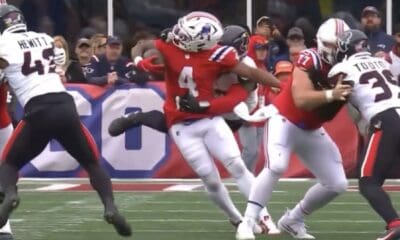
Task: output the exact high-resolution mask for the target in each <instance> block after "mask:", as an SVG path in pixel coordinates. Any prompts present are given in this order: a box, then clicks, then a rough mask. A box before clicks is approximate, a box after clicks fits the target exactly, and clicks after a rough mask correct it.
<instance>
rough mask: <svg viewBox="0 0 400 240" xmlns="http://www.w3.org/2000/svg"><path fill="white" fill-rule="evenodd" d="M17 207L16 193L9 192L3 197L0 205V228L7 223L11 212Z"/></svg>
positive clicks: (17, 198)
mask: <svg viewBox="0 0 400 240" xmlns="http://www.w3.org/2000/svg"><path fill="white" fill-rule="evenodd" d="M18 205H19V197H18V194H17V192H16V191H15V192H10V193H7V194H6V195H5V196H4V200H3V202H2V203H1V205H0V228H2V227H3V226H4V225H5V224H6V223H7V221H8V218H9V217H10V215H11V213H12V211H13V210H14V209H16V208H17V207H18Z"/></svg>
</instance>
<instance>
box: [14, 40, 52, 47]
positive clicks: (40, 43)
mask: <svg viewBox="0 0 400 240" xmlns="http://www.w3.org/2000/svg"><path fill="white" fill-rule="evenodd" d="M18 44H19V47H20V48H21V49H28V48H35V47H45V46H50V42H48V41H46V38H45V37H35V38H29V39H22V40H18Z"/></svg>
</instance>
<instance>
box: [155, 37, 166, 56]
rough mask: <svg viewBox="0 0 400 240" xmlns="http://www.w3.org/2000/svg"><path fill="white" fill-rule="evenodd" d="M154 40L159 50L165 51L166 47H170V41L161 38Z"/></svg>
mask: <svg viewBox="0 0 400 240" xmlns="http://www.w3.org/2000/svg"><path fill="white" fill-rule="evenodd" d="M153 41H154V46H155V47H156V48H157V50H158V51H160V52H161V53H164V52H165V49H166V48H168V46H169V44H170V43H167V42H165V41H163V40H161V39H156V40H153Z"/></svg>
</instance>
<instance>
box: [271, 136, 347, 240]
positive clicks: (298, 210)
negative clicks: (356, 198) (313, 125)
mask: <svg viewBox="0 0 400 240" xmlns="http://www.w3.org/2000/svg"><path fill="white" fill-rule="evenodd" d="M303 133H304V134H303V136H302V137H301V141H297V144H296V146H295V152H296V153H297V154H298V156H299V157H300V159H301V160H302V162H303V163H304V165H305V166H306V167H307V168H308V169H309V170H310V171H311V172H312V173H313V174H314V176H315V177H316V178H317V180H318V183H316V184H315V185H314V186H312V187H311V188H310V189H309V190H308V191H307V192H306V194H305V196H304V197H303V199H302V200H301V201H300V202H299V203H298V204H297V205H296V206H295V207H294V208H293V209H292V210H291V211H287V212H286V214H285V215H284V216H283V217H282V218H281V220H280V221H279V223H278V225H279V226H281V227H282V228H283V229H285V230H286V231H288V232H289V233H291V234H292V236H294V237H301V235H303V236H304V238H308V239H313V238H314V237H313V236H311V235H309V234H308V233H307V232H306V229H305V228H304V218H305V217H306V216H307V215H310V214H311V213H313V212H314V211H315V210H317V209H319V208H321V207H323V206H325V205H326V204H327V203H329V202H330V201H332V200H333V199H334V198H335V197H336V196H338V195H339V194H340V193H343V192H345V191H346V188H347V179H346V176H345V172H344V169H343V165H342V159H341V155H340V152H339V149H338V148H337V146H336V144H335V143H334V142H333V140H332V139H331V138H330V137H329V135H328V134H327V133H326V131H325V130H324V129H323V128H320V129H318V130H314V131H303ZM296 228H297V229H296ZM291 230H294V231H291ZM296 232H297V234H296ZM301 233H302V234H301Z"/></svg>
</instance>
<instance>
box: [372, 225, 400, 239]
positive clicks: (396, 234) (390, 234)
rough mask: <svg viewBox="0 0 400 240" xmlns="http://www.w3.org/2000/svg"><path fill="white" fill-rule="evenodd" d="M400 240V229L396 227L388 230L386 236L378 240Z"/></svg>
mask: <svg viewBox="0 0 400 240" xmlns="http://www.w3.org/2000/svg"><path fill="white" fill-rule="evenodd" d="M398 239H400V227H395V228H391V229H389V230H387V231H386V232H385V235H383V236H382V237H379V238H377V239H376V240H398Z"/></svg>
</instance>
